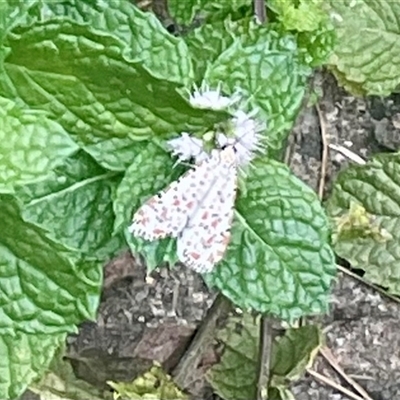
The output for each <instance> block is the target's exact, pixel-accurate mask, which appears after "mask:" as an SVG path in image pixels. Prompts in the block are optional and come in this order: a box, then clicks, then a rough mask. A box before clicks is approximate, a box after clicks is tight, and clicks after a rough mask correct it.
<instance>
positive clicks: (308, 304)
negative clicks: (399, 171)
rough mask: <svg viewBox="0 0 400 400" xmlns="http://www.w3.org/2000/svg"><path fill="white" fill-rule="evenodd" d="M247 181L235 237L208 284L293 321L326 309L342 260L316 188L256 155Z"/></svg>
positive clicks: (238, 302)
mask: <svg viewBox="0 0 400 400" xmlns="http://www.w3.org/2000/svg"><path fill="white" fill-rule="evenodd" d="M244 185H245V187H246V193H245V194H243V195H240V196H239V197H238V200H237V202H236V218H235V221H234V224H233V228H232V239H231V243H230V245H229V247H228V251H227V254H226V255H225V258H224V261H223V262H222V263H221V264H219V265H217V266H216V267H215V272H213V273H212V274H211V275H210V276H209V277H208V278H207V279H208V280H209V283H210V284H212V285H215V286H217V288H218V289H220V290H221V292H222V293H223V294H224V295H225V296H226V297H228V298H229V299H230V300H231V301H232V302H233V303H234V304H236V305H237V306H239V307H240V308H242V309H245V310H246V309H249V308H250V309H254V310H257V311H259V312H261V313H272V314H275V315H277V316H279V317H281V318H283V319H289V320H290V319H295V318H299V317H301V316H303V315H308V314H315V313H321V312H326V311H327V308H328V303H329V292H330V285H331V282H332V279H333V277H334V276H335V272H336V267H335V258H334V254H333V251H332V249H331V247H330V245H329V236H330V231H329V224H328V221H327V218H326V216H325V212H324V210H323V208H322V207H321V205H320V202H319V200H318V198H317V196H316V194H315V193H314V192H313V191H312V190H311V189H310V188H309V187H308V186H306V185H305V184H304V183H303V182H301V181H300V180H299V179H297V178H296V177H295V176H294V175H292V174H291V172H290V171H289V169H288V168H287V167H286V166H285V165H284V164H281V163H278V162H276V161H273V160H260V159H259V160H256V161H255V162H254V169H253V170H252V174H251V176H249V178H248V179H247V180H246V182H245V183H244Z"/></svg>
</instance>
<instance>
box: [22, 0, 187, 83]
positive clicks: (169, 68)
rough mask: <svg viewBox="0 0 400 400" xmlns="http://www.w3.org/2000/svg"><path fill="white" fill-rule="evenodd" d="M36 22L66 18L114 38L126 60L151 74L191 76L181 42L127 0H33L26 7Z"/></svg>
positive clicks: (172, 78) (178, 78) (177, 78)
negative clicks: (141, 65) (140, 64)
mask: <svg viewBox="0 0 400 400" xmlns="http://www.w3.org/2000/svg"><path fill="white" fill-rule="evenodd" d="M29 14H30V16H31V19H33V18H34V19H35V20H36V21H48V20H54V19H55V18H58V17H68V18H69V19H71V20H73V21H75V22H78V23H79V24H82V25H88V26H90V27H92V28H95V29H96V30H97V31H98V32H105V33H108V34H110V35H113V36H114V37H115V38H118V39H119V41H118V42H115V44H116V45H119V47H120V48H121V49H122V50H123V54H124V56H126V57H128V58H129V59H130V61H136V62H139V61H140V62H141V63H143V65H144V66H145V67H146V68H147V69H148V70H149V71H150V72H151V74H152V75H153V76H156V77H158V78H160V79H165V80H168V81H171V82H176V83H178V84H183V85H186V84H189V83H190V82H191V81H192V79H193V72H192V64H191V61H190V58H189V56H188V49H187V46H186V45H185V42H184V41H183V40H182V39H181V38H178V37H175V36H172V35H171V34H170V33H168V31H167V30H165V29H164V27H163V26H162V24H161V23H160V21H159V20H158V19H157V18H156V16H155V15H154V14H152V13H144V12H142V11H140V10H139V9H138V8H137V7H135V6H134V5H133V4H132V2H131V1H129V0H118V1H111V2H110V1H96V2H92V1H82V0H64V1H62V2H61V1H55V2H53V1H50V2H38V1H37V2H35V3H33V4H32V5H31V6H30V7H29Z"/></svg>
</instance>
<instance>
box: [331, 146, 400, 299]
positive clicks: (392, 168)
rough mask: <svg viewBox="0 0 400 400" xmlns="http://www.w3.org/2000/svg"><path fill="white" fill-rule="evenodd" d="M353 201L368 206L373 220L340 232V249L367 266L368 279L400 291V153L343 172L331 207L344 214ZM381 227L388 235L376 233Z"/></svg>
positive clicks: (355, 264)
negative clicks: (353, 233) (352, 233)
mask: <svg viewBox="0 0 400 400" xmlns="http://www.w3.org/2000/svg"><path fill="white" fill-rule="evenodd" d="M352 203H355V204H358V205H360V206H362V207H363V208H364V209H365V211H366V213H367V214H369V217H370V223H369V225H368V224H367V225H365V227H364V229H363V232H359V234H357V235H351V234H350V233H351V232H349V234H345V233H346V232H343V231H342V232H339V235H338V237H337V241H336V243H335V251H336V253H337V254H338V255H339V256H340V257H343V258H345V259H346V260H348V261H349V262H350V264H351V265H352V266H353V267H354V268H359V269H362V270H364V271H365V275H364V278H365V279H367V280H369V281H371V282H373V283H376V284H378V285H381V286H384V287H386V288H388V290H389V291H390V292H392V293H394V294H397V295H400V252H399V248H400V229H399V228H400V154H382V155H378V156H376V157H374V158H373V159H372V160H370V161H368V162H367V164H365V165H357V166H351V167H349V168H348V169H347V170H345V171H342V172H341V173H340V174H339V176H338V178H337V180H336V182H335V184H334V187H333V191H332V195H331V197H330V198H329V200H328V202H327V211H328V212H329V213H330V215H331V216H332V217H333V218H343V217H345V214H346V213H347V212H348V211H349V209H350V207H351V205H352ZM349 228H351V227H349ZM358 230H359V229H358ZM379 231H380V232H382V233H383V232H387V233H388V234H387V235H385V236H386V239H385V237H381V238H379V237H377V236H378V235H376V234H374V232H376V233H379ZM340 233H341V234H340Z"/></svg>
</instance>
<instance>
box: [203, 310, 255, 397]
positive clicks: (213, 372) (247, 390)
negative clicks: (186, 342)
mask: <svg viewBox="0 0 400 400" xmlns="http://www.w3.org/2000/svg"><path fill="white" fill-rule="evenodd" d="M259 321H260V318H253V317H252V316H251V315H249V314H244V315H243V316H242V318H234V317H232V318H230V319H229V321H228V323H227V325H226V327H225V328H224V329H223V330H222V331H220V332H219V334H218V342H220V343H222V344H223V345H224V352H223V355H222V357H221V361H220V362H219V363H218V364H215V365H214V366H213V367H212V368H211V369H210V370H209V371H208V373H207V375H206V377H207V381H208V382H209V383H210V385H211V386H212V388H213V390H214V392H215V393H216V394H217V395H218V396H220V397H222V398H223V399H226V400H228V399H235V400H248V399H250V398H255V394H256V384H257V378H256V374H257V360H258V348H259V345H258V343H259V330H260V329H259ZM239 326H240V329H238V327H239Z"/></svg>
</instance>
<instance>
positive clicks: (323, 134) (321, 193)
mask: <svg viewBox="0 0 400 400" xmlns="http://www.w3.org/2000/svg"><path fill="white" fill-rule="evenodd" d="M315 109H316V110H317V114H318V119H319V126H320V131H321V140H322V159H321V175H320V179H319V184H318V196H319V198H320V199H321V200H322V198H323V197H324V190H325V180H326V171H327V169H328V154H329V143H328V135H327V133H326V123H325V118H324V116H323V115H322V112H321V109H320V108H319V105H318V103H317V104H316V105H315Z"/></svg>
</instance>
